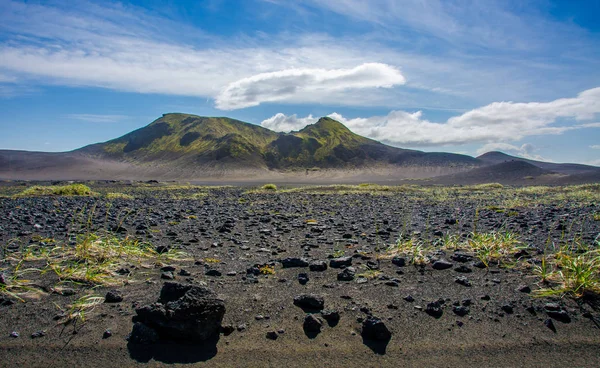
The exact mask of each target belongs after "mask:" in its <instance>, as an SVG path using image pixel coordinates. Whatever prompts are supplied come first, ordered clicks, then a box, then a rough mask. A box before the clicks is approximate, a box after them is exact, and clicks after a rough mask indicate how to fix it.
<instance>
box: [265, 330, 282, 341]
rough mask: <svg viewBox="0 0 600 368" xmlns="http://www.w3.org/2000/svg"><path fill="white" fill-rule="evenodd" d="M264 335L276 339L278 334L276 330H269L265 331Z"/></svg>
mask: <svg viewBox="0 0 600 368" xmlns="http://www.w3.org/2000/svg"><path fill="white" fill-rule="evenodd" d="M265 337H266V338H267V339H269V340H277V338H278V337H279V334H278V333H277V332H276V331H269V332H267V334H266V336H265Z"/></svg>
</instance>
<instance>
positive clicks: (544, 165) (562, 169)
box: [477, 151, 597, 175]
mask: <svg viewBox="0 0 600 368" xmlns="http://www.w3.org/2000/svg"><path fill="white" fill-rule="evenodd" d="M477 159H478V160H481V161H482V162H483V163H485V164H489V165H493V164H499V163H502V162H510V161H521V162H527V163H529V164H532V165H534V166H537V167H539V168H541V169H544V170H550V171H554V172H557V173H561V174H567V175H572V174H583V173H586V172H588V171H594V170H595V169H597V167H594V166H589V165H582V164H570V163H565V164H557V163H553V162H543V161H536V160H529V159H526V158H521V157H516V156H511V155H507V154H506V153H502V152H497V151H492V152H488V153H484V154H483V155H481V156H478V157H477Z"/></svg>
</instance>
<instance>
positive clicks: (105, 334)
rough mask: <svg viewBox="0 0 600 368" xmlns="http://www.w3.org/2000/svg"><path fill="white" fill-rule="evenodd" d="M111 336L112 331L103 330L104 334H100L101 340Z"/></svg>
mask: <svg viewBox="0 0 600 368" xmlns="http://www.w3.org/2000/svg"><path fill="white" fill-rule="evenodd" d="M111 336H112V331H111V330H104V333H103V334H102V338H103V339H108V338H109V337H111Z"/></svg>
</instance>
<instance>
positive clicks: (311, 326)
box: [302, 314, 323, 334]
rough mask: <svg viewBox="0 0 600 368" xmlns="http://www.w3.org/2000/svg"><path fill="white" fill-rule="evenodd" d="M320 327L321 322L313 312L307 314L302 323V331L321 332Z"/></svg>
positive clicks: (321, 325)
mask: <svg viewBox="0 0 600 368" xmlns="http://www.w3.org/2000/svg"><path fill="white" fill-rule="evenodd" d="M321 327H323V322H322V321H321V319H319V318H317V317H316V316H315V315H314V314H307V315H306V317H305V318H304V324H303V325H302V328H304V332H306V333H313V334H315V333H316V334H318V333H320V332H321Z"/></svg>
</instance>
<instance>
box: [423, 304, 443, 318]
mask: <svg viewBox="0 0 600 368" xmlns="http://www.w3.org/2000/svg"><path fill="white" fill-rule="evenodd" d="M425 313H427V314H429V315H430V316H432V317H435V318H440V317H441V316H442V314H444V310H443V309H442V305H441V304H440V302H439V301H435V302H431V303H427V306H426V307H425Z"/></svg>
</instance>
